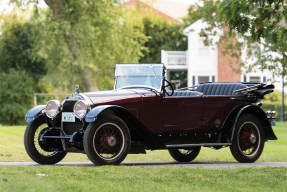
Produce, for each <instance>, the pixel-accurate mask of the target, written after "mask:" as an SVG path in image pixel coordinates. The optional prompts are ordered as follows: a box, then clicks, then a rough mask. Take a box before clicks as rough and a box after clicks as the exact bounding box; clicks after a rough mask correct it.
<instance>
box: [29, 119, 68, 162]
mask: <svg viewBox="0 0 287 192" xmlns="http://www.w3.org/2000/svg"><path fill="white" fill-rule="evenodd" d="M46 128H48V125H47V123H46V120H45V117H44V116H43V115H41V116H39V117H37V118H36V119H35V120H34V121H32V122H30V123H29V124H28V125H27V127H26V130H25V133H24V146H25V150H26V152H27V154H28V155H29V156H30V158H31V159H32V160H34V161H35V162H37V163H39V164H43V165H51V164H55V163H58V162H59V161H61V160H62V159H63V158H64V157H65V156H66V154H67V153H66V152H62V151H58V150H56V149H50V148H49V147H47V146H45V143H40V142H39V138H40V134H41V133H42V132H43V130H44V129H46Z"/></svg>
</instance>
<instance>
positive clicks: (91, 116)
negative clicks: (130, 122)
mask: <svg viewBox="0 0 287 192" xmlns="http://www.w3.org/2000/svg"><path fill="white" fill-rule="evenodd" d="M112 108H121V109H124V108H123V107H120V106H117V105H100V106H97V107H94V108H93V109H92V110H91V111H89V112H88V113H87V115H86V117H85V121H86V122H87V123H91V122H94V121H96V119H97V118H98V116H99V115H100V114H102V113H103V112H104V111H106V110H107V109H112Z"/></svg>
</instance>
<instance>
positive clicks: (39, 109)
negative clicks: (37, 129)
mask: <svg viewBox="0 0 287 192" xmlns="http://www.w3.org/2000/svg"><path fill="white" fill-rule="evenodd" d="M45 107H46V105H38V106H36V107H33V108H32V109H30V110H29V111H28V112H27V113H26V115H25V120H26V122H28V123H29V122H31V121H33V120H34V119H35V118H36V117H38V115H40V114H42V113H43V111H44V109H45Z"/></svg>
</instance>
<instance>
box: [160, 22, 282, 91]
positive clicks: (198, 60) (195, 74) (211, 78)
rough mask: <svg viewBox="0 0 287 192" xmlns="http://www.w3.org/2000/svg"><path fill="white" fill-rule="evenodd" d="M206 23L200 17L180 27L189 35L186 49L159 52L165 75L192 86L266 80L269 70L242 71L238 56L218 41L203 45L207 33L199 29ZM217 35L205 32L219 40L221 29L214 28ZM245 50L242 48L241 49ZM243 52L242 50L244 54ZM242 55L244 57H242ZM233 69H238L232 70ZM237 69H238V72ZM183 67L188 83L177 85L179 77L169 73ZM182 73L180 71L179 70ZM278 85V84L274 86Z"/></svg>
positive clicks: (268, 78) (268, 79)
mask: <svg viewBox="0 0 287 192" xmlns="http://www.w3.org/2000/svg"><path fill="white" fill-rule="evenodd" d="M206 27H208V25H207V23H206V22H204V21H203V20H198V21H196V22H195V23H193V24H191V25H190V26H188V27H186V28H185V29H184V30H183V33H184V34H185V35H186V36H187V37H188V50H187V51H165V50H162V52H161V62H162V63H164V64H165V66H166V68H167V77H168V78H171V79H170V80H171V81H173V82H174V83H177V85H178V86H193V85H196V84H198V83H203V82H215V81H217V82H239V81H241V82H267V81H270V78H271V74H270V73H269V72H268V71H261V70H259V69H254V70H253V71H251V72H248V73H247V72H245V70H244V69H243V68H241V66H240V62H241V60H240V59H236V58H232V57H231V56H229V55H225V54H223V48H222V47H221V46H220V44H219V45H216V44H213V45H205V43H204V40H205V38H206V37H203V36H200V31H201V30H202V29H204V28H206ZM215 30H216V32H217V35H216V36H211V35H210V36H208V38H209V39H212V41H213V42H218V40H219V37H220V35H221V34H222V33H223V32H224V31H223V30H221V29H215ZM243 52H244V51H243ZM244 56H245V54H244V53H243V54H242V57H244ZM241 59H243V58H241ZM235 69H236V70H237V72H235ZM238 69H240V70H239V71H240V72H238ZM182 71H186V73H185V74H186V78H187V85H179V83H180V82H179V81H178V80H176V79H173V78H174V77H171V74H172V73H174V72H175V73H176V72H182ZM181 74H182V73H181ZM276 87H277V88H280V89H281V86H280V84H279V85H277V86H276Z"/></svg>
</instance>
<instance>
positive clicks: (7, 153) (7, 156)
mask: <svg viewBox="0 0 287 192" xmlns="http://www.w3.org/2000/svg"><path fill="white" fill-rule="evenodd" d="M273 129H274V132H275V134H276V135H277V137H278V140H276V141H268V142H266V143H265V148H264V151H263V154H262V155H261V157H260V159H259V160H258V162H260V161H261V162H270V161H286V160H287V150H286V147H287V123H286V122H285V123H282V122H278V123H277V126H275V127H274V128H273ZM24 130H25V126H1V125H0V138H1V139H0V161H31V160H30V158H29V157H28V155H27V154H26V152H25V149H24V144H23V134H24ZM64 161H89V160H88V158H87V157H86V155H85V154H68V155H67V157H65V159H64ZM125 161H126V162H134V161H145V162H170V161H173V159H172V158H171V157H170V155H169V154H168V152H167V151H166V150H162V151H147V154H141V155H138V154H137V155H128V157H127V158H126V160H125ZM195 162H235V160H234V158H233V157H232V155H231V153H230V150H229V148H224V149H220V150H214V149H209V148H203V149H202V150H201V152H200V154H199V156H198V157H197V158H196V159H195Z"/></svg>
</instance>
